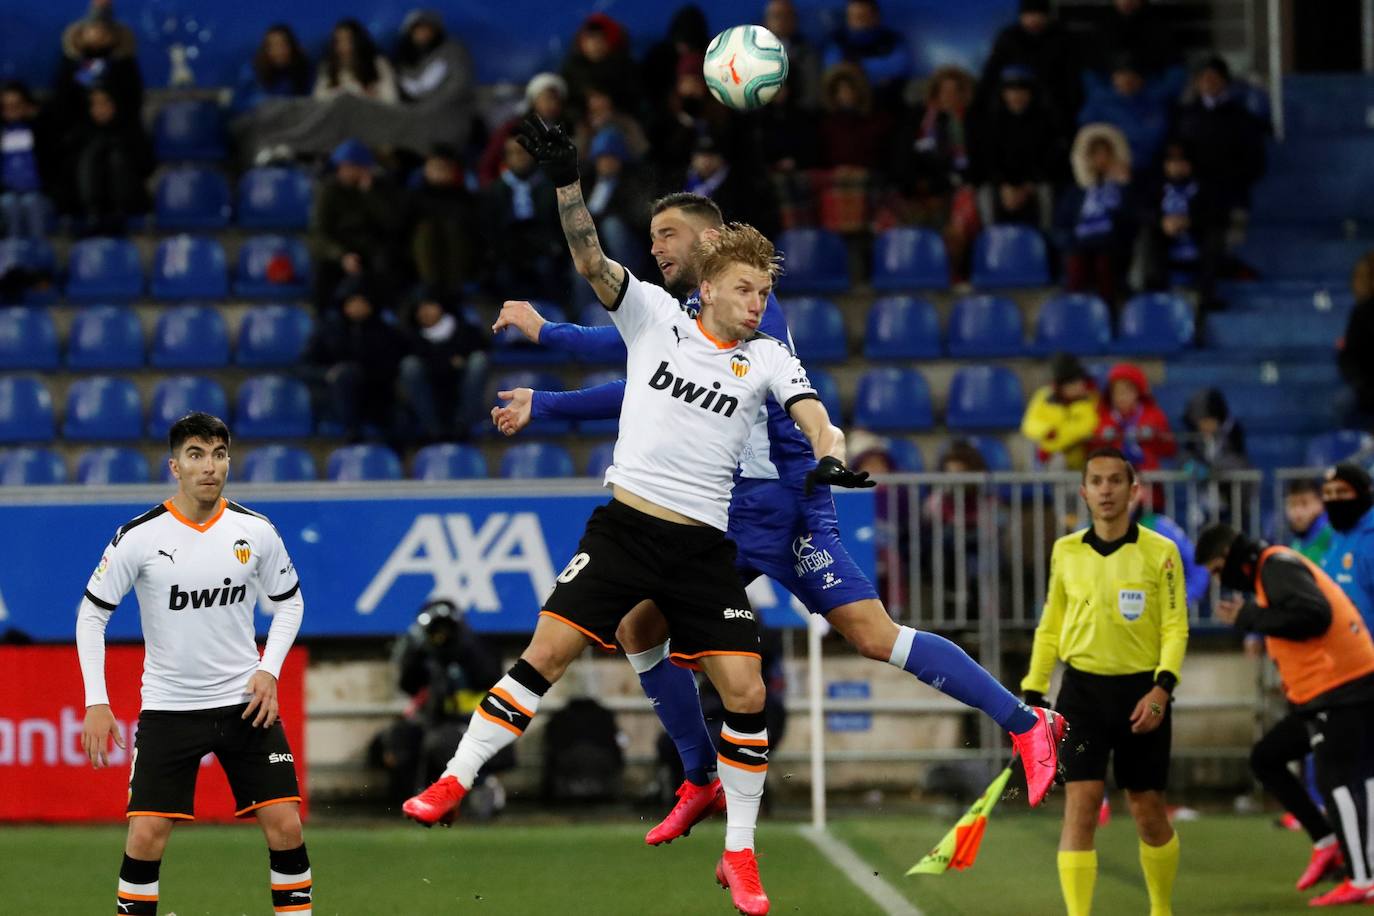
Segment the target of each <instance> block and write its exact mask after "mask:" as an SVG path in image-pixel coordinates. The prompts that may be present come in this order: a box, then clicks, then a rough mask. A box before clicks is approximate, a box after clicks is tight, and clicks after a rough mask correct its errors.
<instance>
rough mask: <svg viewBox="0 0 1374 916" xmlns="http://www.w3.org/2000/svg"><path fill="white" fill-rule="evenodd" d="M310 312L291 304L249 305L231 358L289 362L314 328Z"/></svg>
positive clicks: (302, 348) (275, 363)
mask: <svg viewBox="0 0 1374 916" xmlns="http://www.w3.org/2000/svg"><path fill="white" fill-rule="evenodd" d="M314 326H315V325H314V321H313V319H311V317H310V312H308V311H307V310H305V309H303V308H298V307H296V306H292V305H263V306H258V307H257V308H253V309H250V310H249V311H248V314H246V315H244V316H243V324H241V325H239V340H238V346H237V347H236V348H235V349H234V362H235V363H236V364H237V365H240V366H251V367H257V366H292V365H295V364H296V363H297V362H298V361H299V360H300V358H301V356H302V354H304V353H305V348H306V346H307V345H308V344H309V343H310V335H311V333H312V332H313V330H314Z"/></svg>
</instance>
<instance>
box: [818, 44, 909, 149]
mask: <svg viewBox="0 0 1374 916" xmlns="http://www.w3.org/2000/svg"><path fill="white" fill-rule="evenodd" d="M821 94H822V96H823V97H824V99H825V103H824V107H825V114H824V115H822V116H821V124H820V131H821V164H822V165H825V166H828V167H834V166H850V167H853V168H861V169H873V168H875V167H877V166H879V165H881V164H882V162H883V159H884V157H885V156H886V153H887V150H888V148H889V147H890V145H891V139H890V138H891V136H892V117H891V116H890V115H889V114H888V113H887V112H886V111H883V110H881V109H876V108H875V107H874V104H873V92H872V88H871V87H870V86H869V83H868V78H867V77H866V76H865V75H864V71H863V69H862V68H861V67H859V66H857V65H855V64H851V63H841V64H836V65H835V66H833V67H831V68H829V69H828V70H826V71H825V77H824V79H823V81H822V89H821Z"/></svg>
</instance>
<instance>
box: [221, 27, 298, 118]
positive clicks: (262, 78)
mask: <svg viewBox="0 0 1374 916" xmlns="http://www.w3.org/2000/svg"><path fill="white" fill-rule="evenodd" d="M311 82H312V70H311V67H310V58H309V57H308V56H307V55H306V53H305V50H304V49H303V48H302V47H301V43H300V42H299V41H297V40H296V33H295V32H293V31H292V30H291V26H289V25H287V24H285V23H283V22H278V23H276V24H274V25H271V26H268V27H267V31H266V32H264V33H263V36H262V41H261V42H260V43H259V44H258V50H257V52H256V53H255V54H254V55H253V59H252V60H251V61H249V62H248V63H246V64H244V65H243V70H242V71H241V72H240V74H239V81H238V85H237V86H236V87H235V89H234V99H233V102H232V104H231V105H230V108H231V110H232V111H233V112H234V113H236V114H241V113H243V112H247V111H251V110H253V109H254V108H256V107H258V106H259V105H260V104H262V103H263V102H265V101H266V100H268V99H286V98H298V97H301V96H307V95H309V94H310V87H311Z"/></svg>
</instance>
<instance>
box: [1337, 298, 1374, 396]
mask: <svg viewBox="0 0 1374 916" xmlns="http://www.w3.org/2000/svg"><path fill="white" fill-rule="evenodd" d="M1336 360H1337V363H1338V364H1339V365H1340V369H1341V377H1342V378H1344V379H1345V383H1346V384H1347V385H1349V386H1350V390H1351V391H1352V392H1353V393H1354V395H1355V401H1356V406H1357V407H1358V408H1359V409H1360V410H1362V411H1368V412H1371V413H1374V299H1362V300H1361V301H1359V302H1357V303H1355V307H1354V308H1353V309H1351V310H1350V320H1349V323H1348V324H1346V326H1345V336H1344V337H1342V338H1341V342H1340V349H1339V350H1338V352H1337V356H1336Z"/></svg>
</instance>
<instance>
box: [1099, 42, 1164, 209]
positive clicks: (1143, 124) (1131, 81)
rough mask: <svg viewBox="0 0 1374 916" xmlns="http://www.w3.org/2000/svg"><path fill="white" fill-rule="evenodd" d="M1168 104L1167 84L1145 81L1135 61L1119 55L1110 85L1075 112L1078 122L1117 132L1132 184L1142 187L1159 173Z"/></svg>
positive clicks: (1127, 56) (1114, 65) (1113, 67)
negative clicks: (1124, 145)
mask: <svg viewBox="0 0 1374 916" xmlns="http://www.w3.org/2000/svg"><path fill="white" fill-rule="evenodd" d="M1161 88H1162V91H1161ZM1174 94H1177V93H1174ZM1171 104H1172V100H1171V98H1170V95H1169V87H1167V86H1164V85H1163V84H1161V83H1156V84H1150V83H1147V82H1146V81H1145V76H1144V73H1143V72H1142V68H1141V66H1140V64H1139V63H1138V62H1137V60H1136V59H1135V58H1134V57H1131V56H1130V55H1122V56H1121V57H1119V58H1117V60H1116V61H1115V63H1114V64H1113V66H1112V80H1111V84H1110V86H1109V87H1107V88H1105V89H1104V90H1101V91H1099V92H1095V93H1093V94H1092V95H1091V96H1089V98H1088V101H1087V103H1086V104H1085V105H1084V106H1083V110H1082V111H1080V112H1079V113H1078V123H1079V124H1093V123H1104V124H1110V125H1112V126H1113V127H1115V128H1116V129H1117V130H1119V131H1121V133H1123V134H1124V135H1125V136H1126V142H1127V143H1128V144H1129V145H1130V147H1131V163H1132V165H1133V171H1134V174H1135V179H1136V184H1137V186H1143V185H1144V184H1145V182H1147V181H1153V180H1154V179H1155V178H1156V177H1157V176H1158V174H1159V173H1158V163H1159V156H1160V152H1161V151H1162V150H1163V148H1164V140H1165V138H1166V137H1167V136H1168V134H1169V118H1170V115H1171V111H1170V108H1171Z"/></svg>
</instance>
